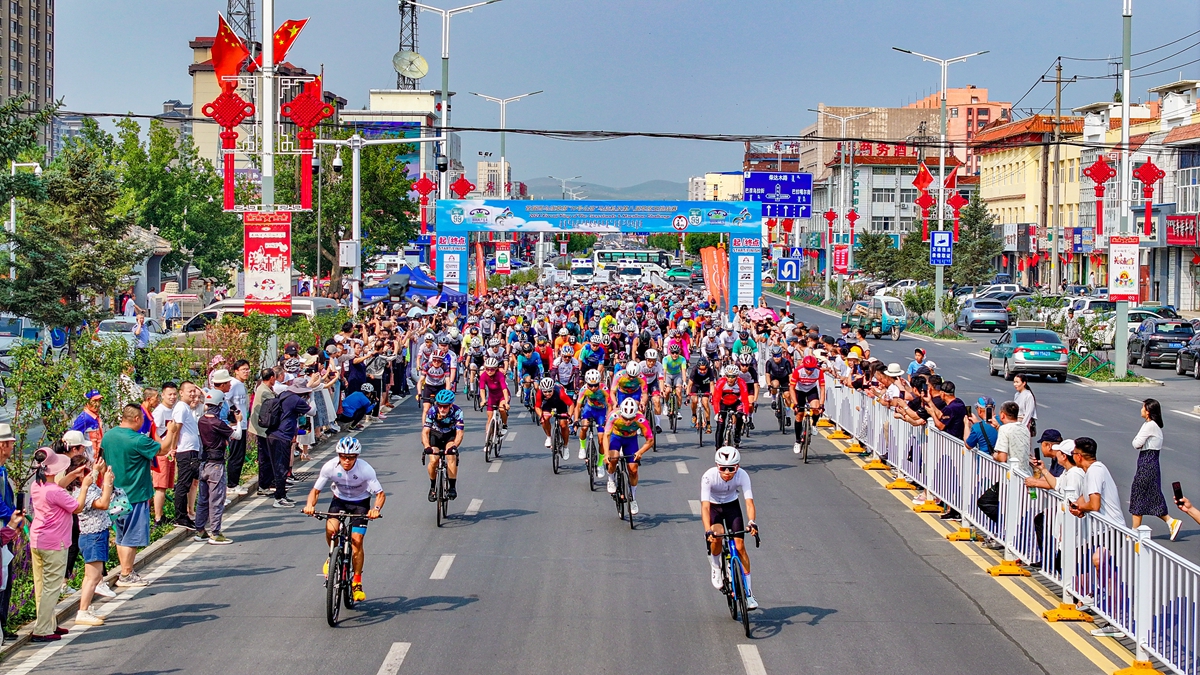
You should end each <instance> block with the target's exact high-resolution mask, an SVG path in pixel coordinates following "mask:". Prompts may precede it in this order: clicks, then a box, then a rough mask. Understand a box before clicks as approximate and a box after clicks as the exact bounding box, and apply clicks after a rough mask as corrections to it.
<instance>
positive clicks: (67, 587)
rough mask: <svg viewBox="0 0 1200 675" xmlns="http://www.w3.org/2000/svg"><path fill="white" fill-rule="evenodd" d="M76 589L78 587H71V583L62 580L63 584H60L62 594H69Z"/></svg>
mask: <svg viewBox="0 0 1200 675" xmlns="http://www.w3.org/2000/svg"><path fill="white" fill-rule="evenodd" d="M78 590H79V589H78V588H71V585H70V584H68V583H67V582H66V581H64V582H63V585H62V594H63V595H70V594H72V593H74V592H75V591H78Z"/></svg>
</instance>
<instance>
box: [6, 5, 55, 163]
mask: <svg viewBox="0 0 1200 675" xmlns="http://www.w3.org/2000/svg"><path fill="white" fill-rule="evenodd" d="M0 19H2V22H0V29H3V30H0V34H2V36H3V39H2V40H0V54H3V55H4V59H3V60H0V101H6V100H8V99H10V98H13V97H16V96H20V95H22V94H28V95H29V96H30V97H31V98H30V100H29V103H28V104H27V106H28V107H29V108H30V109H33V110H36V109H40V108H43V107H45V106H46V105H47V104H49V103H52V102H53V101H54V0H9V2H6V3H3V4H2V5H0ZM39 142H40V143H41V144H42V145H43V146H46V147H52V142H53V130H52V128H51V127H49V126H48V127H47V128H46V130H45V131H44V132H43V134H42V137H41V138H40V139H39Z"/></svg>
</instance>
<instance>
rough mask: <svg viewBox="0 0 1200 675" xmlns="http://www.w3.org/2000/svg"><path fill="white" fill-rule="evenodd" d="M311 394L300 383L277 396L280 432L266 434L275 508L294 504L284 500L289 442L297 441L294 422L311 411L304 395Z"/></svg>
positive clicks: (289, 456) (287, 507)
mask: <svg viewBox="0 0 1200 675" xmlns="http://www.w3.org/2000/svg"><path fill="white" fill-rule="evenodd" d="M310 391H312V390H311V389H309V388H308V386H306V385H305V384H304V383H303V382H295V383H293V384H292V385H291V386H289V387H288V388H287V391H285V392H284V393H283V394H280V396H279V398H280V410H279V428H277V429H275V430H273V431H271V432H270V433H269V434H267V442H268V443H269V444H270V446H271V468H272V471H273V473H274V482H275V504H274V506H275V508H279V509H290V508H292V507H293V506H295V505H296V502H294V501H292V500H291V499H288V498H287V476H288V465H289V462H290V460H291V454H292V453H291V452H290V451H291V447H292V441H293V440H295V438H296V431H297V422H298V420H299V418H300V416H301V415H307V414H308V413H309V412H311V411H312V408H311V407H309V405H308V403H307V402H305V400H304V398H303V395H304V394H307V393H309V392H310Z"/></svg>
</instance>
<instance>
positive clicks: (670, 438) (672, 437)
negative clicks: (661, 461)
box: [667, 434, 679, 443]
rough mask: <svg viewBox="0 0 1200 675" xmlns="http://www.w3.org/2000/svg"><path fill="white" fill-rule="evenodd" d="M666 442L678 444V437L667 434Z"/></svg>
mask: <svg viewBox="0 0 1200 675" xmlns="http://www.w3.org/2000/svg"><path fill="white" fill-rule="evenodd" d="M667 440H668V441H670V442H672V443H678V442H679V437H678V436H676V435H675V434H667Z"/></svg>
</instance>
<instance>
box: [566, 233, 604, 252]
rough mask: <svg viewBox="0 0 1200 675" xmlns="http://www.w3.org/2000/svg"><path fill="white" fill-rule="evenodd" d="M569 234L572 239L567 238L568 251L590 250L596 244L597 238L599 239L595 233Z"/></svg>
mask: <svg viewBox="0 0 1200 675" xmlns="http://www.w3.org/2000/svg"><path fill="white" fill-rule="evenodd" d="M568 236H569V237H570V239H568V240H567V253H583V252H585V251H588V250H590V249H591V248H592V247H593V246H595V245H596V240H597V239H599V237H598V236H596V235H594V234H571V235H568Z"/></svg>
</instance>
